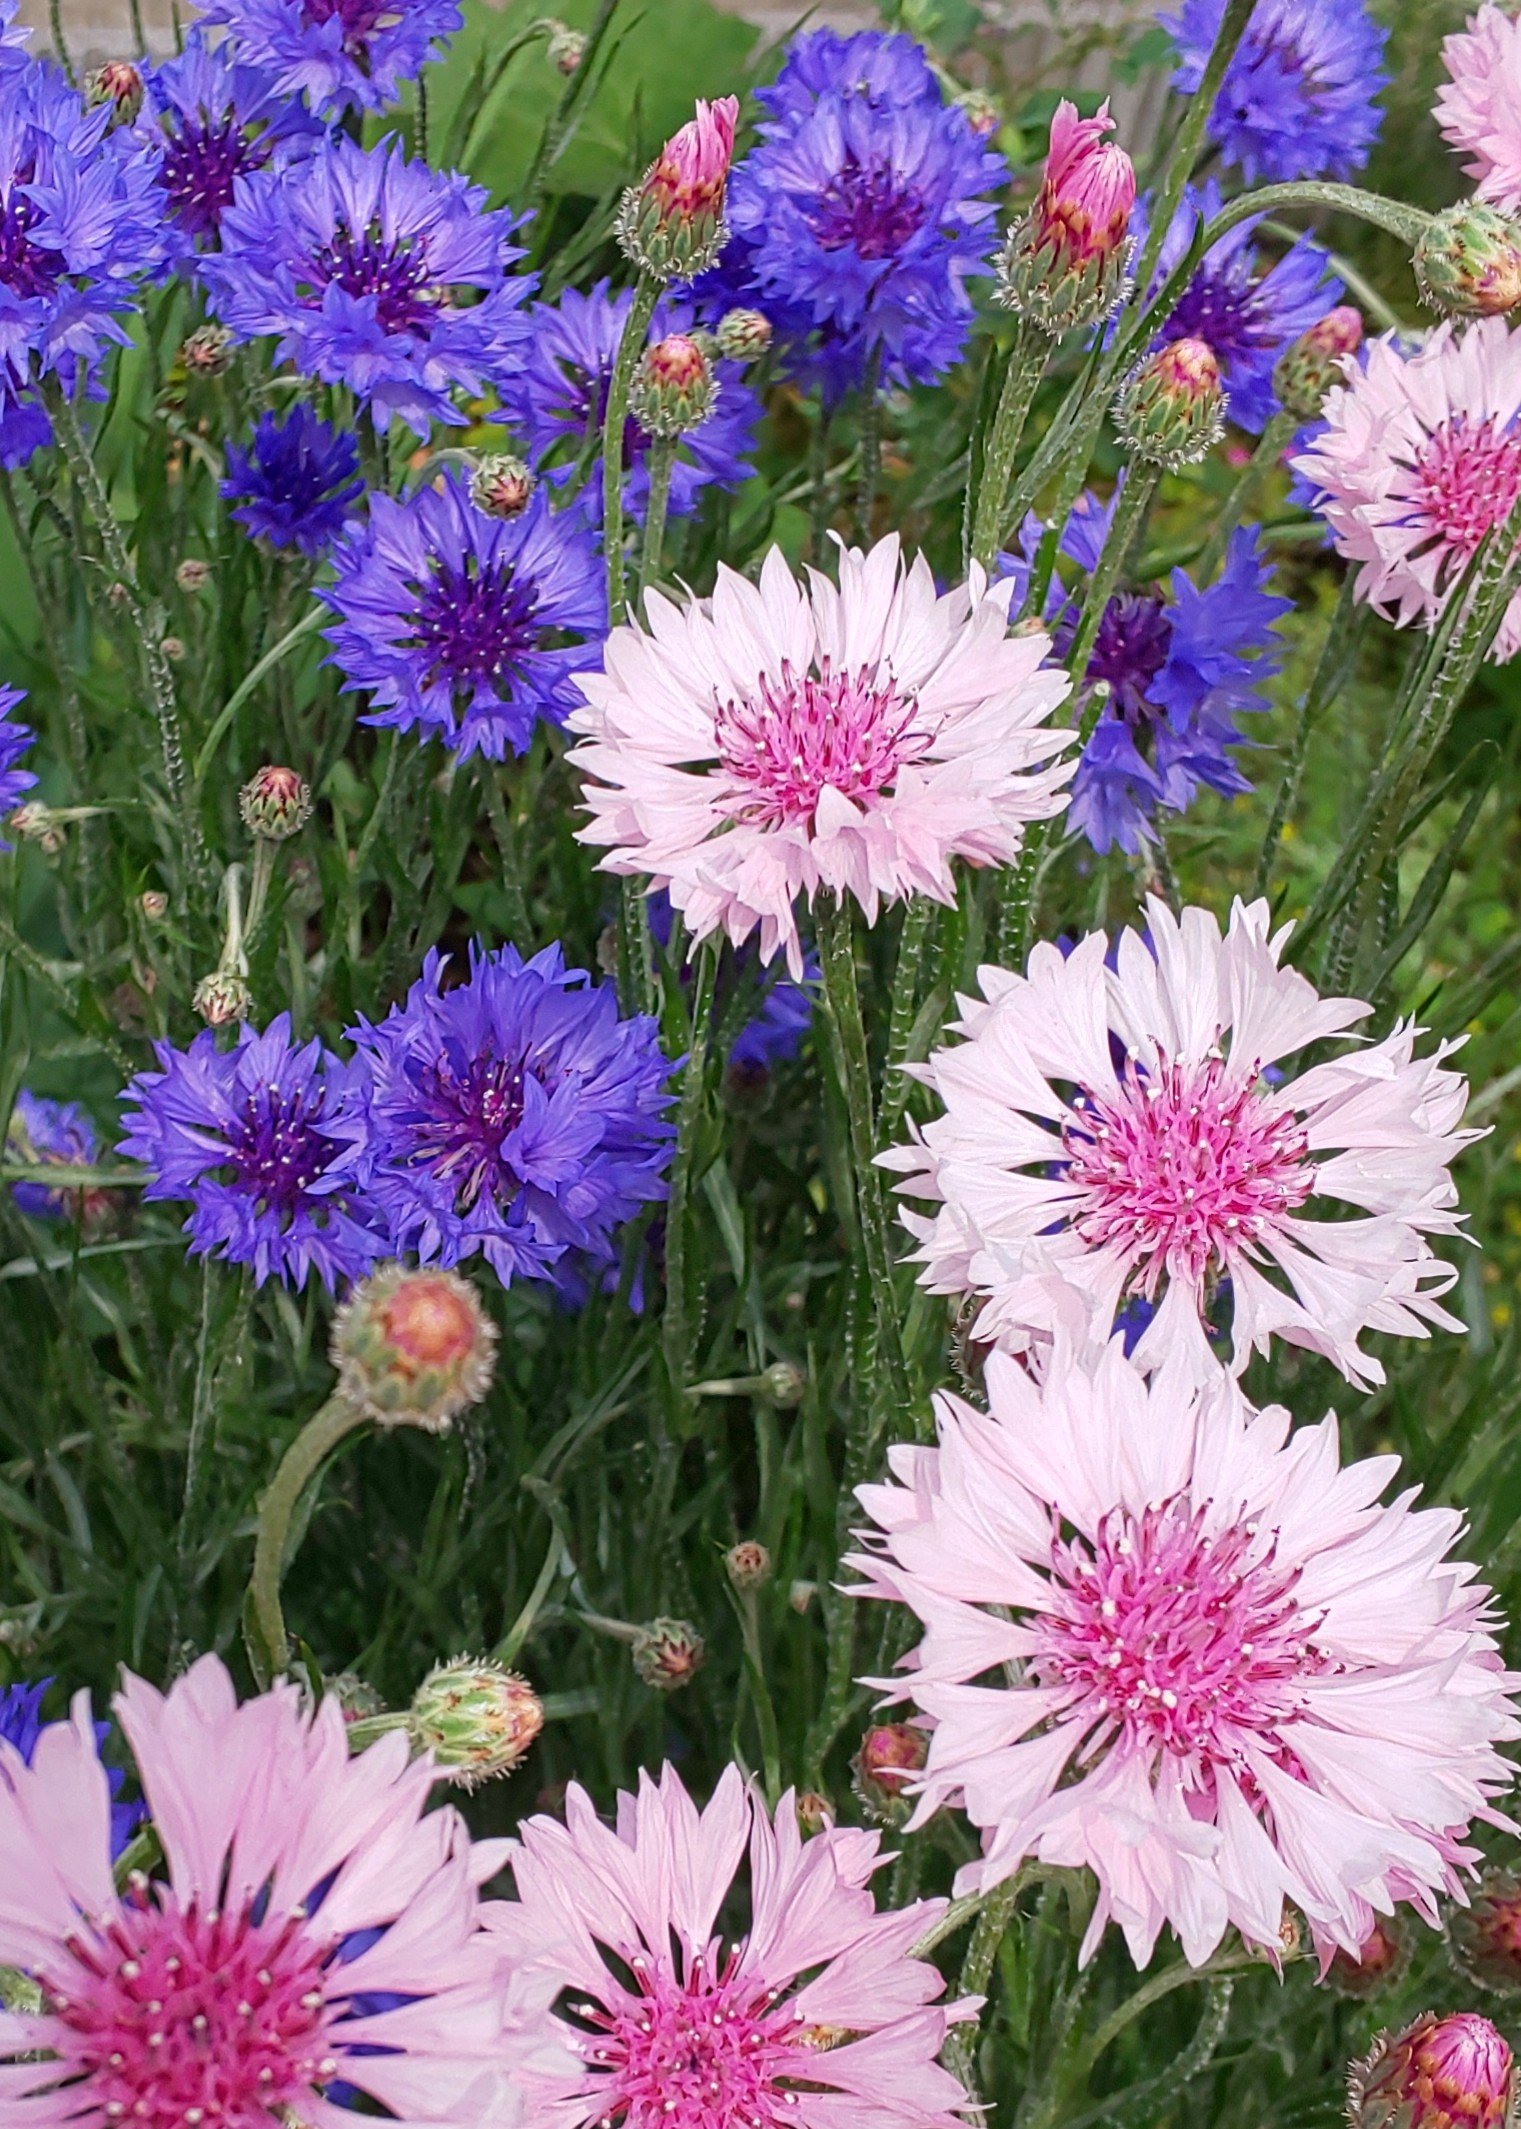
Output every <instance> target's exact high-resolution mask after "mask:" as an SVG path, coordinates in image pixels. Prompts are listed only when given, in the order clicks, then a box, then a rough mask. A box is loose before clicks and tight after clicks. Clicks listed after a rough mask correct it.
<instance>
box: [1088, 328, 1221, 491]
mask: <svg viewBox="0 0 1521 2129" xmlns="http://www.w3.org/2000/svg"><path fill="white" fill-rule="evenodd" d="M1224 403H1225V394H1224V391H1223V389H1222V387H1221V383H1220V365H1219V363H1218V362H1217V361H1216V360H1215V355H1214V350H1213V349H1212V348H1211V347H1209V346H1208V345H1207V343H1206V342H1205V341H1203V340H1193V339H1187V340H1170V341H1168V342H1167V344H1166V345H1165V346H1163V347H1158V348H1153V349H1152V351H1151V353H1150V354H1149V355H1146V356H1143V358H1142V359H1141V361H1140V362H1139V363H1138V364H1137V365H1136V367H1135V368H1134V369H1133V370H1132V371H1131V373H1130V375H1129V376H1128V377H1127V378H1126V380H1125V382H1124V383H1123V384H1122V385H1121V386H1120V389H1119V392H1118V394H1117V396H1116V398H1115V402H1114V425H1115V428H1116V429H1117V430H1118V431H1119V436H1120V441H1121V443H1122V444H1123V445H1124V446H1125V449H1126V450H1127V451H1128V452H1129V454H1130V456H1131V457H1132V458H1138V459H1140V460H1142V461H1143V463H1145V464H1147V465H1152V466H1160V467H1161V468H1162V469H1163V471H1164V472H1169V473H1172V472H1176V471H1177V470H1178V468H1179V467H1180V466H1190V465H1192V464H1193V463H1194V461H1195V460H1196V459H1200V458H1202V457H1203V456H1204V454H1205V452H1206V451H1207V450H1208V449H1209V447H1210V445H1211V444H1213V443H1216V442H1218V441H1219V438H1220V434H1221V431H1222V429H1223V427H1224V422H1223V419H1222V409H1223V406H1224Z"/></svg>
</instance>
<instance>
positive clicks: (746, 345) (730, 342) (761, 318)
mask: <svg viewBox="0 0 1521 2129" xmlns="http://www.w3.org/2000/svg"><path fill="white" fill-rule="evenodd" d="M771 337H772V336H771V320H770V319H769V318H768V317H767V316H766V313H765V312H764V311H763V310H726V311H725V312H724V314H723V316H722V317H721V318H720V319H719V321H718V334H717V339H718V352H719V354H720V355H722V356H724V357H725V358H726V360H728V361H730V362H753V361H754V360H755V358H756V356H757V355H764V354H765V352H766V350H767V348H768V347H769V346H770V345H771Z"/></svg>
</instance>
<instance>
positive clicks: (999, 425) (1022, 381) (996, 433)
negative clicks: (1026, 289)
mask: <svg viewBox="0 0 1521 2129" xmlns="http://www.w3.org/2000/svg"><path fill="white" fill-rule="evenodd" d="M1049 352H1050V348H1049V343H1048V342H1047V340H1046V339H1045V337H1044V335H1043V334H1041V333H1039V332H1037V331H1036V330H1035V328H1034V327H1033V326H1030V325H1027V324H1026V323H1025V322H1024V321H1023V320H1021V321H1020V323H1019V325H1018V327H1017V329H1016V331H1015V335H1014V345H1013V347H1012V348H1010V350H1009V359H1008V362H1007V364H1006V366H1005V368H1004V373H1003V388H1002V390H1001V391H1000V392H999V395H998V411H997V413H996V414H995V415H994V417H993V427H992V432H991V434H990V435H989V437H988V441H987V444H986V446H985V448H984V451H983V460H982V480H981V483H980V485H979V487H978V490H977V509H976V514H975V516H974V517H973V520H972V545H971V559H972V560H973V561H974V562H980V563H981V564H982V566H983V568H984V569H991V567H992V566H993V557H994V555H995V554H996V553H997V552H998V545H999V537H1000V534H1001V533H1002V530H1003V522H1004V516H1003V512H1004V503H1005V501H1006V500H1007V498H1008V493H1009V482H1010V480H1011V478H1012V477H1013V473H1014V454H1015V452H1016V451H1017V450H1018V449H1019V439H1020V437H1021V436H1023V434H1024V428H1025V420H1026V418H1027V416H1028V414H1029V412H1030V405H1031V402H1032V401H1033V399H1034V397H1035V393H1036V389H1037V387H1038V386H1039V384H1040V380H1041V378H1042V377H1043V376H1044V375H1045V371H1046V357H1047V355H1048V353H1049ZM975 456H976V451H975V446H974V448H973V457H974V459H975Z"/></svg>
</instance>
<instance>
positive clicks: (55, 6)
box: [48, 0, 79, 88]
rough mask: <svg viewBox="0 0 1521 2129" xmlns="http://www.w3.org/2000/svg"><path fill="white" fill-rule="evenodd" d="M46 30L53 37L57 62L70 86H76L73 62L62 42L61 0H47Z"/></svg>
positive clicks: (76, 80)
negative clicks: (67, 78)
mask: <svg viewBox="0 0 1521 2129" xmlns="http://www.w3.org/2000/svg"><path fill="white" fill-rule="evenodd" d="M48 30H49V33H50V35H51V36H52V39H53V50H54V51H55V52H56V53H57V54H58V64H59V65H60V66H61V67H62V68H63V71H64V72H65V74H67V76H68V77H69V82H70V85H71V87H74V88H77V87H78V86H79V76H78V75H77V74H76V73H75V72H74V62H73V60H72V59H71V58H70V57H69V48H68V45H67V44H66V43H65V42H64V35H63V6H62V0H48Z"/></svg>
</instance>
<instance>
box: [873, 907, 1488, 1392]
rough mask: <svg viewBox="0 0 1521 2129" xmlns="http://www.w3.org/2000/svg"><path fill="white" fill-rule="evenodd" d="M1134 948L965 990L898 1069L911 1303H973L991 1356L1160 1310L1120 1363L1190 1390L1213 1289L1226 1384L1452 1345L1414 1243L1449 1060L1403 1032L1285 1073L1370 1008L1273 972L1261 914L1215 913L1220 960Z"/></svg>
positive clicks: (1202, 919) (1188, 951)
mask: <svg viewBox="0 0 1521 2129" xmlns="http://www.w3.org/2000/svg"><path fill="white" fill-rule="evenodd" d="M1147 926H1148V928H1147V931H1146V933H1145V935H1144V936H1143V935H1142V934H1140V933H1137V932H1132V931H1126V932H1122V933H1121V934H1120V936H1119V939H1118V941H1117V942H1116V945H1115V947H1114V949H1113V950H1112V951H1111V948H1110V942H1109V940H1108V939H1107V938H1106V937H1105V936H1104V934H1103V933H1102V932H1092V933H1090V934H1089V936H1088V937H1087V938H1086V939H1084V940H1083V941H1082V942H1081V943H1080V944H1079V945H1078V946H1076V947H1075V948H1073V949H1072V951H1071V952H1070V953H1069V954H1066V955H1064V954H1063V953H1062V952H1061V951H1060V949H1059V948H1058V947H1055V946H1050V945H1040V946H1037V947H1036V948H1035V950H1034V952H1033V953H1032V954H1031V956H1030V962H1029V969H1028V973H1027V974H1026V975H1023V976H1015V975H1010V974H1009V973H1008V972H1007V971H1006V970H1004V969H995V968H987V969H984V970H983V971H982V999H981V1000H980V1001H977V1002H975V1003H973V1004H971V1005H970V1007H969V1009H968V1010H967V1011H966V1012H965V1014H964V1017H963V1018H962V1019H961V1021H959V1022H958V1023H956V1031H957V1032H958V1033H959V1034H960V1035H962V1036H963V1037H964V1038H965V1040H964V1041H963V1042H961V1043H959V1044H956V1045H953V1046H950V1047H947V1048H945V1049H942V1050H938V1051H936V1052H934V1053H933V1055H932V1056H931V1058H930V1060H929V1062H928V1064H927V1065H924V1066H921V1067H919V1068H917V1076H918V1077H919V1078H921V1079H923V1080H924V1082H925V1083H926V1084H927V1085H928V1086H930V1087H932V1088H933V1089H934V1090H935V1092H936V1094H937V1095H938V1096H939V1098H940V1100H941V1101H942V1102H943V1103H944V1105H945V1113H944V1115H943V1116H940V1117H937V1118H936V1119H935V1120H934V1121H933V1122H931V1123H929V1124H927V1125H926V1126H925V1127H924V1130H923V1132H922V1134H916V1137H915V1140H914V1142H913V1143H912V1144H911V1145H908V1146H904V1147H899V1148H897V1149H895V1150H893V1151H892V1152H890V1153H887V1154H884V1155H883V1156H882V1159H883V1164H884V1166H887V1167H890V1168H894V1169H896V1170H898V1171H899V1172H900V1174H901V1176H902V1178H903V1180H902V1181H901V1183H900V1184H899V1186H898V1187H899V1188H900V1189H901V1190H902V1191H903V1192H904V1193H905V1194H906V1195H907V1196H909V1197H918V1198H926V1199H929V1200H930V1201H932V1203H933V1204H934V1206H935V1207H936V1210H935V1211H934V1213H933V1214H931V1215H928V1216H926V1215H923V1214H920V1213H918V1212H913V1211H908V1210H905V1212H904V1214H903V1218H904V1222H905V1224H906V1226H907V1227H908V1229H909V1231H910V1232H911V1233H912V1234H913V1235H914V1236H915V1238H916V1239H917V1241H918V1242H919V1245H920V1247H919V1249H918V1251H917V1252H916V1258H915V1261H916V1262H918V1263H920V1264H922V1265H924V1266H925V1270H924V1272H923V1273H922V1274H921V1277H922V1279H923V1282H924V1284H925V1285H926V1286H928V1287H929V1288H930V1289H931V1290H932V1291H934V1292H937V1293H974V1294H976V1295H979V1296H980V1297H981V1298H982V1302H983V1307H982V1313H981V1315H980V1317H979V1319H978V1335H979V1337H981V1338H983V1339H986V1340H997V1341H998V1342H999V1343H1000V1344H1003V1345H1005V1346H1007V1347H1009V1348H1010V1349H1011V1350H1014V1351H1019V1350H1022V1349H1023V1348H1025V1347H1027V1346H1029V1345H1031V1344H1032V1343H1034V1342H1037V1341H1038V1340H1039V1339H1041V1338H1043V1337H1046V1336H1049V1335H1050V1334H1053V1333H1055V1332H1057V1331H1059V1330H1060V1329H1061V1328H1062V1327H1063V1326H1064V1325H1067V1326H1069V1327H1070V1326H1071V1325H1072V1324H1073V1322H1074V1320H1077V1321H1079V1322H1084V1323H1086V1325H1087V1326H1089V1327H1091V1329H1092V1330H1093V1331H1094V1332H1095V1333H1096V1334H1097V1335H1098V1336H1099V1337H1101V1338H1106V1337H1107V1336H1108V1335H1109V1331H1110V1327H1111V1325H1112V1324H1113V1323H1114V1321H1115V1317H1116V1312H1117V1311H1118V1310H1119V1309H1120V1308H1121V1307H1122V1306H1123V1304H1124V1302H1125V1301H1126V1299H1127V1298H1128V1297H1129V1296H1131V1295H1133V1294H1140V1295H1142V1296H1143V1297H1144V1298H1145V1299H1147V1300H1149V1301H1156V1302H1157V1303H1158V1304H1159V1305H1158V1307H1157V1311H1156V1314H1155V1316H1154V1317H1153V1318H1152V1320H1151V1323H1150V1325H1149V1326H1148V1328H1147V1329H1146V1331H1145V1333H1144V1334H1143V1336H1142V1337H1141V1339H1140V1342H1139V1344H1138V1345H1137V1347H1136V1357H1137V1359H1138V1360H1139V1361H1140V1362H1141V1363H1142V1364H1143V1365H1146V1366H1152V1365H1155V1364H1157V1363H1158V1362H1160V1361H1163V1360H1165V1359H1167V1358H1168V1356H1169V1355H1171V1356H1173V1357H1175V1358H1176V1357H1177V1356H1179V1355H1183V1356H1186V1357H1187V1358H1188V1360H1189V1362H1190V1364H1191V1365H1193V1366H1194V1367H1196V1368H1197V1369H1198V1370H1199V1372H1200V1373H1201V1374H1203V1373H1208V1372H1209V1371H1210V1370H1211V1369H1212V1368H1213V1366H1214V1362H1213V1359H1212V1357H1211V1355H1210V1351H1209V1347H1208V1344H1207V1342H1206V1338H1207V1321H1206V1318H1207V1310H1208V1307H1209V1304H1210V1298H1211V1296H1212V1294H1214V1292H1215V1291H1216V1288H1217V1286H1218V1285H1219V1284H1220V1283H1222V1282H1223V1281H1225V1280H1227V1279H1228V1280H1229V1282H1230V1292H1231V1297H1232V1306H1233V1309H1234V1317H1233V1323H1232V1336H1233V1347H1234V1350H1233V1355H1232V1366H1233V1367H1234V1368H1235V1369H1237V1370H1239V1369H1241V1368H1243V1367H1245V1365H1246V1363H1247V1361H1248V1359H1249V1358H1250V1357H1251V1355H1252V1354H1253V1353H1254V1352H1266V1351H1267V1350H1268V1347H1269V1344H1270V1342H1271V1340H1272V1338H1273V1337H1274V1336H1275V1335H1276V1336H1277V1337H1280V1338H1285V1339H1287V1340H1288V1341H1289V1342H1290V1343H1291V1344H1295V1345H1304V1346H1308V1347H1309V1348H1310V1349H1311V1350H1312V1351H1313V1352H1317V1353H1323V1354H1324V1355H1325V1357H1326V1358H1327V1359H1328V1360H1330V1361H1331V1362H1333V1363H1334V1365H1335V1366H1337V1367H1338V1368H1340V1369H1341V1371H1342V1373H1343V1374H1344V1375H1346V1376H1347V1377H1348V1378H1349V1379H1350V1380H1351V1381H1353V1382H1356V1383H1358V1384H1360V1385H1362V1384H1367V1383H1369V1382H1381V1381H1382V1380H1383V1369H1382V1367H1381V1366H1380V1364H1379V1363H1378V1361H1377V1360H1376V1359H1374V1358H1373V1357H1372V1355H1370V1354H1368V1353H1366V1352H1364V1351H1363V1350H1362V1347H1361V1346H1360V1345H1359V1343H1358V1341H1359V1338H1360V1337H1361V1335H1362V1333H1363V1332H1364V1331H1365V1330H1377V1331H1391V1332H1400V1333H1403V1334H1405V1335H1406V1336H1413V1337H1424V1336H1426V1335H1427V1330H1426V1326H1427V1325H1428V1324H1432V1323H1439V1324H1445V1325H1446V1326H1447V1327H1448V1328H1450V1329H1458V1328H1461V1326H1460V1325H1458V1324H1457V1323H1456V1322H1455V1321H1454V1319H1453V1318H1452V1317H1451V1316H1449V1315H1448V1314H1447V1312H1446V1311H1445V1310H1444V1309H1443V1308H1442V1307H1441V1306H1440V1303H1439V1301H1438V1299H1437V1296H1438V1295H1440V1294H1442V1293H1445V1292H1446V1290H1447V1289H1448V1288H1449V1287H1450V1286H1451V1285H1452V1283H1453V1281H1454V1279H1455V1278H1456V1276H1457V1274H1456V1272H1455V1271H1454V1269H1453V1268H1452V1266H1450V1265H1448V1264H1445V1263H1443V1262H1442V1260H1441V1259H1440V1258H1438V1257H1436V1256H1435V1255H1433V1253H1432V1250H1431V1247H1430V1244H1429V1242H1428V1241H1427V1237H1428V1236H1429V1235H1434V1234H1436V1235H1450V1234H1455V1233H1457V1232H1458V1231H1459V1224H1460V1223H1459V1216H1458V1214H1457V1213H1456V1212H1455V1211H1454V1209H1453V1208H1454V1207H1455V1205H1456V1203H1457V1195H1456V1192H1455V1191H1454V1189H1453V1186H1452V1179H1451V1177H1450V1176H1449V1174H1448V1168H1449V1165H1450V1164H1451V1162H1452V1161H1453V1159H1454V1158H1455V1157H1456V1155H1457V1154H1458V1153H1459V1152H1460V1151H1461V1150H1462V1148H1463V1147H1464V1146H1465V1145H1467V1144H1469V1143H1470V1141H1471V1140H1472V1139H1473V1137H1474V1136H1475V1134H1474V1133H1473V1132H1469V1131H1462V1130H1460V1129H1459V1128H1458V1125H1459V1119H1460V1118H1461V1116H1462V1113H1463V1104H1464V1099H1465V1095H1466V1091H1467V1090H1466V1087H1465V1085H1464V1082H1463V1080H1462V1079H1461V1078H1460V1077H1459V1075H1458V1074H1457V1073H1456V1072H1450V1071H1447V1070H1446V1069H1444V1060H1445V1059H1446V1057H1447V1056H1448V1055H1449V1054H1450V1052H1451V1050H1452V1048H1453V1045H1452V1044H1450V1043H1447V1044H1441V1045H1439V1046H1438V1047H1437V1048H1436V1049H1435V1050H1434V1051H1432V1052H1430V1053H1428V1054H1427V1055H1425V1056H1421V1057H1418V1056H1416V1054H1415V1037H1416V1034H1417V1032H1418V1030H1417V1029H1416V1028H1414V1027H1413V1026H1412V1025H1410V1024H1409V1023H1408V1022H1404V1023H1401V1024H1400V1025H1399V1026H1397V1027H1396V1028H1395V1029H1394V1030H1393V1032H1392V1033H1390V1034H1388V1035H1386V1036H1385V1037H1384V1038H1383V1040H1382V1041H1379V1042H1369V1043H1365V1044H1363V1045H1362V1046H1360V1047H1358V1048H1353V1049H1347V1050H1344V1051H1343V1052H1341V1054H1339V1055H1333V1056H1329V1057H1327V1058H1326V1059H1325V1060H1324V1061H1323V1062H1322V1063H1320V1064H1317V1065H1313V1066H1311V1067H1310V1068H1309V1069H1308V1070H1306V1071H1303V1072H1301V1073H1299V1074H1298V1075H1297V1076H1288V1077H1285V1076H1284V1073H1283V1071H1282V1070H1281V1069H1280V1067H1282V1066H1283V1064H1284V1061H1285V1060H1286V1059H1288V1058H1291V1057H1292V1056H1293V1055H1294V1054H1295V1052H1296V1051H1299V1050H1301V1049H1305V1048H1308V1047H1309V1046H1310V1045H1312V1044H1315V1043H1320V1042H1324V1041H1325V1040H1327V1039H1328V1038H1329V1037H1331V1036H1334V1035H1338V1034H1341V1033H1342V1032H1343V1031H1344V1030H1345V1029H1347V1028H1349V1027H1351V1026H1353V1025H1355V1024H1356V1022H1357V1021H1359V1020H1362V1019H1364V1018H1365V1017H1366V1016H1367V1014H1368V1013H1369V1011H1370V1010H1371V1008H1370V1007H1369V1006H1366V1005H1364V1004H1362V1003H1361V1002H1360V1000H1358V999H1355V998H1321V997H1320V996H1319V995H1318V993H1317V992H1316V990H1315V988H1314V986H1313V985H1312V984H1311V983H1310V982H1308V981H1307V979H1306V978H1305V977H1303V976H1301V975H1299V974H1297V973H1296V972H1295V971H1294V970H1293V969H1288V968H1281V967H1280V966H1279V957H1280V955H1281V954H1282V952H1283V948H1284V945H1285V943H1286V941H1287V939H1288V936H1289V929H1291V928H1292V927H1286V928H1285V929H1284V930H1282V931H1280V932H1278V933H1276V934H1270V932H1269V929H1268V908H1267V904H1266V902H1255V903H1253V904H1252V905H1251V907H1250V908H1248V907H1246V905H1245V904H1243V903H1241V902H1238V903H1237V904H1236V906H1235V909H1234V911H1233V912H1232V916H1231V923H1230V929H1229V931H1228V932H1227V933H1226V934H1225V936H1224V937H1223V938H1222V936H1221V934H1220V930H1219V927H1218V925H1217V924H1216V922H1215V919H1214V918H1213V917H1212V916H1211V915H1210V914H1209V912H1208V911H1207V910H1203V909H1197V908H1188V909H1185V910H1184V911H1183V914H1182V916H1181V918H1180V917H1175V916H1174V915H1173V914H1172V912H1171V910H1169V909H1168V908H1167V907H1166V905H1165V904H1163V903H1161V902H1158V901H1155V900H1153V901H1151V902H1149V903H1148V905H1147ZM1111 961H1112V964H1113V965H1112V966H1110V965H1108V963H1109V962H1111ZM1269 1074H1270V1075H1271V1083H1270V1080H1269V1077H1268V1076H1266V1075H1269ZM1061 1089H1065V1090H1066V1091H1059V1090H1061ZM1327 1201H1331V1202H1332V1203H1333V1204H1335V1205H1336V1206H1337V1208H1338V1213H1339V1214H1340V1215H1341V1216H1332V1217H1323V1216H1321V1209H1322V1207H1325V1206H1326V1205H1327Z"/></svg>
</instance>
